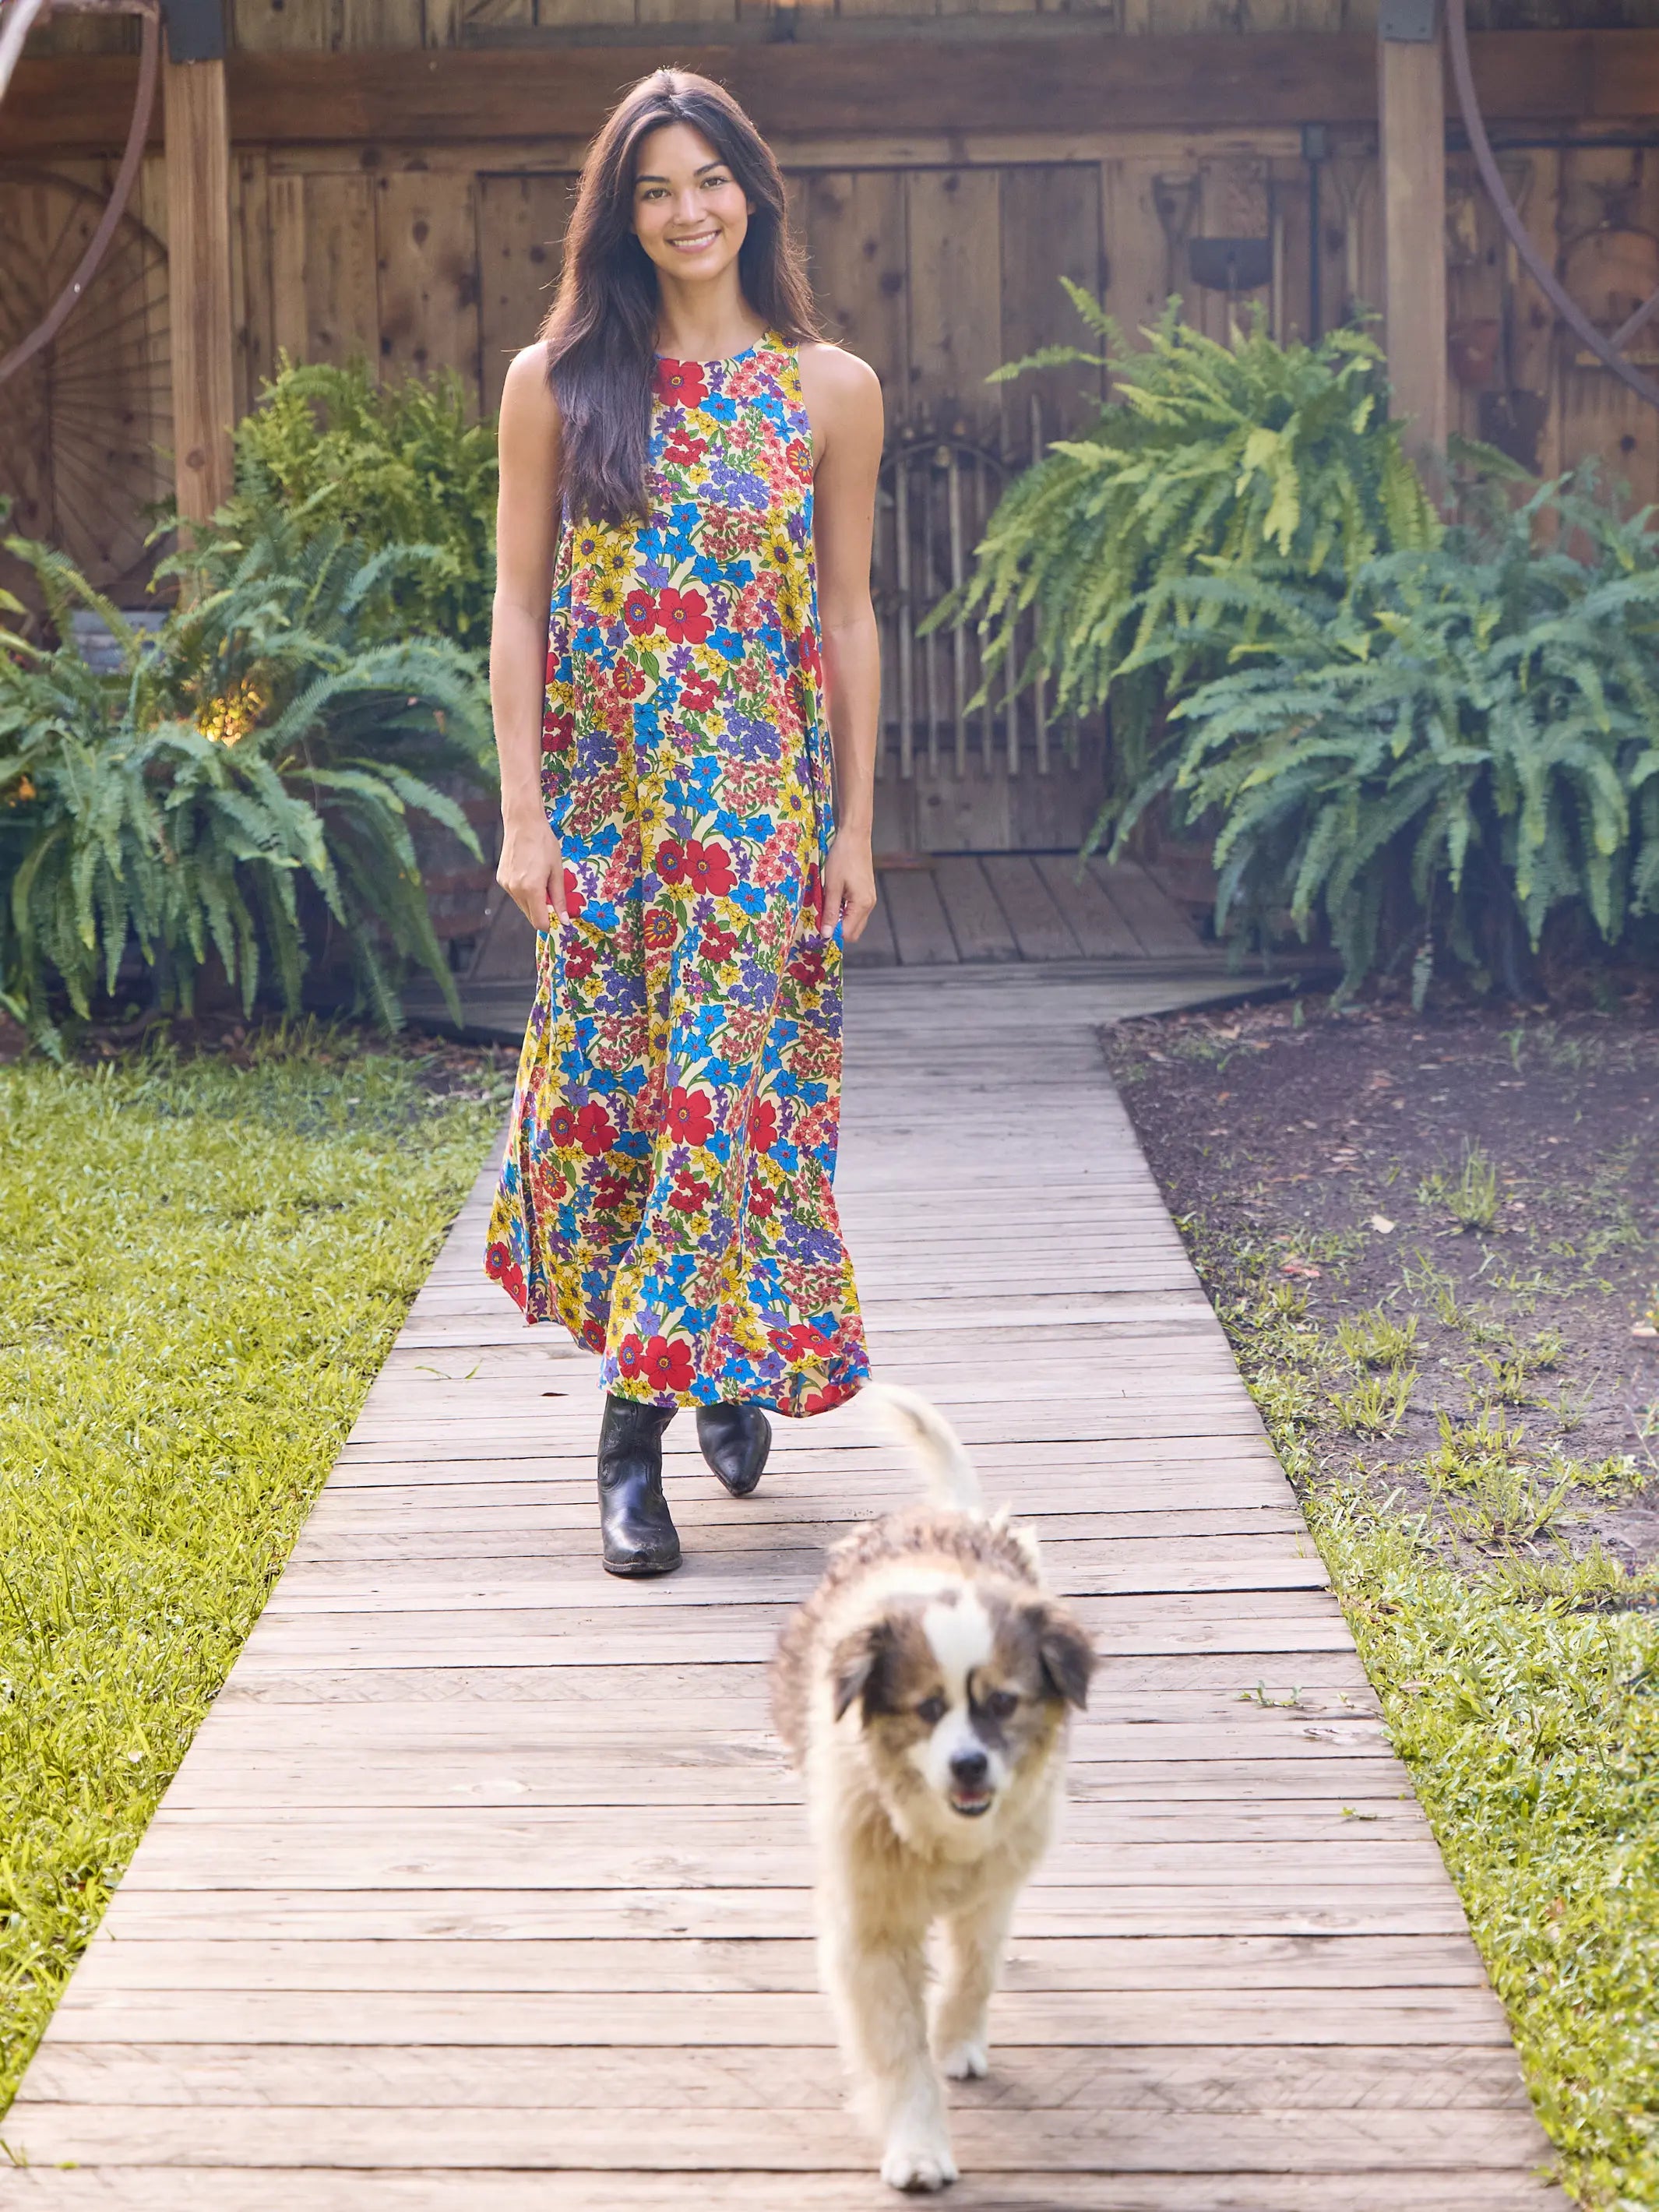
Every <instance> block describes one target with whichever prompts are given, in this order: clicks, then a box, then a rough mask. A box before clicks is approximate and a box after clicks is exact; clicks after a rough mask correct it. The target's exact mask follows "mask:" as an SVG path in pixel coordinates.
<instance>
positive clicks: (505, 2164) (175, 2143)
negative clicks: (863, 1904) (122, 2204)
mask: <svg viewBox="0 0 1659 2212" xmlns="http://www.w3.org/2000/svg"><path fill="white" fill-rule="evenodd" d="M295 2118H296V2115H295V2113H293V2112H286V2111H283V2110H282V2109H281V2108H277V2109H276V2110H272V2109H270V2108H269V2107H267V2106H260V2105H253V2106H241V2107H240V2108H236V2107H230V2106H220V2107H218V2108H217V2112H216V2122H217V2124H216V2128H215V2130H214V2133H213V2137H212V2139H210V2138H209V2136H207V2134H206V2133H205V2132H204V2130H203V2128H202V2126H201V2124H200V2118H199V2116H198V2115H197V2114H196V2113H194V2112H188V2111H182V2110H177V2109H173V2108H169V2107H167V2106H125V2107H123V2106H102V2107H100V2106H30V2107H26V2108H25V2109H23V2110H22V2111H21V2112H18V2111H16V2110H14V2111H13V2112H11V2113H10V2114H9V2115H8V2119H7V2126H8V2130H9V2136H8V2140H9V2141H13V2142H15V2145H16V2147H17V2148H18V2150H19V2152H20V2153H21V2155H22V2156H24V2157H27V2156H29V2155H30V2154H31V2152H32V2148H33V2140H34V2136H35V2133H36V2131H37V2130H41V2131H46V2137H47V2140H48V2141H50V2142H52V2144H53V2146H54V2148H56V2149H57V2150H58V2151H59V2152H60V2153H61V2154H63V2155H64V2157H66V2158H70V2159H74V2160H106V2159H110V2158H112V2156H113V2155H116V2154H124V2155H125V2156H126V2157H127V2158H129V2159H140V2160H144V2161H145V2162H146V2163H149V2162H152V2161H153V2162H155V2163H156V2164H163V2165H168V2166H180V2165H183V2166H189V2165H193V2164H200V2165H208V2164H212V2165H215V2166H217V2165H220V2164H221V2163H222V2162H223V2161H224V2160H225V2159H226V2157H227V2156H228V2155H230V2156H234V2157H240V2160H241V2162H242V2163H244V2164H246V2165H247V2166H267V2167H268V2166H270V2164H271V2163H272V2161H273V2160H276V2159H278V2158H283V2159H284V2160H286V2159H288V2158H289V2157H290V2156H291V2146H292V2142H293V2136H294V2130H295ZM1021 2118H1022V2121H1023V2125H1022V2126H1021V2127H1020V2129H1019V2130H1018V2134H1017V2135H1013V2136H1012V2142H1011V2130H1009V2129H1008V2127H1007V2125H1006V2118H1005V2116H1004V2115H1003V2114H1002V2113H1000V2112H996V2111H994V2110H987V2109H985V2108H983V2107H978V2108H976V2107H975V2106H966V2107H965V2108H964V2109H963V2110H962V2111H960V2112H958V2114H957V2118H956V2123H955V2129H954V2132H955V2136H956V2139H957V2144H958V2147H959V2153H960V2155H961V2157H962V2158H963V2161H964V2162H969V2161H970V2162H971V2164H972V2166H974V2167H975V2169H976V2170H977V2171H978V2172H981V2173H982V2174H987V2175H990V2174H997V2173H1002V2174H1006V2173H1009V2172H1013V2173H1015V2174H1018V2175H1022V2176H1024V2175H1035V2174H1045V2175H1046V2174H1050V2173H1065V2172H1072V2173H1093V2174H1098V2173H1100V2172H1103V2171H1109V2172H1113V2173H1134V2172H1153V2171H1157V2170H1158V2169H1159V2168H1161V2167H1163V2166H1165V2165H1166V2164H1167V2162H1168V2160H1169V2156H1170V2122H1169V2119H1168V2118H1167V2116H1165V2115H1164V2114H1161V2113H1147V2112H1111V2111H1109V2110H1102V2109H1101V2108H1100V2107H1098V2106H1091V2109H1090V2110H1089V2111H1088V2112H1087V2113H1086V2114H1085V2113H1083V2112H1076V2111H1072V2112H1052V2113H1048V2114H1044V2113H1041V2112H1030V2110H1029V2109H1028V2110H1027V2111H1025V2112H1023V2113H1022V2115H1021ZM304 2129H305V2134H306V2137H307V2148H306V2157H307V2163H309V2164H311V2165H314V2166H341V2167H347V2168H349V2167H354V2166H380V2167H390V2168H396V2167H400V2166H402V2167H430V2166H440V2167H442V2166H464V2167H467V2168H470V2169H473V2170H477V2169H479V2168H485V2169H488V2168H489V2167H490V2166H496V2167H500V2168H504V2169H507V2170H511V2169H514V2168H519V2169H522V2168H525V2167H532V2168H540V2169H541V2170H543V2171H544V2172H549V2171H550V2172H557V2171H559V2170H560V2169H561V2168H574V2169H576V2170H578V2171H581V2170H586V2171H589V2172H604V2171H605V2170H606V2169H607V2168H611V2169H614V2168H616V2167H617V2166H624V2165H625V2166H628V2167H629V2168H630V2169H634V2170H637V2168H638V2166H639V2165H640V2164H641V2160H642V2159H648V2161H649V2163H650V2164H651V2165H652V2166H654V2167H655V2168H656V2169H657V2170H658V2171H659V2172H672V2173H684V2172H692V2173H695V2172H719V2173H722V2174H724V2173H726V2172H732V2171H736V2172H742V2171H744V2169H747V2170H749V2171H750V2172H770V2173H774V2174H780V2173H783V2174H793V2173H802V2172H816V2173H825V2172H827V2173H836V2172H842V2173H848V2174H852V2173H860V2174H861V2173H863V2172H865V2170H866V2168H867V2166H868V2161H869V2154H868V2152H867V2150H866V2147H865V2145H864V2142H863V2141H862V2140H861V2138H860V2133H859V2130H858V2129H857V2128H856V2126H855V2125H854V2123H853V2121H852V2120H851V2118H849V2117H848V2115H847V2114H845V2113H842V2112H816V2111H811V2110H809V2111H806V2112H780V2111H778V2110H776V2109H775V2108H763V2109H762V2110H760V2111H756V2110H754V2109H752V2108H750V2109H748V2110H746V2111H744V2118H743V2123H742V2124H740V2125H738V2126H734V2125H733V2116H732V2113H730V2112H722V2111H720V2110H715V2111H713V2112H686V2111H684V2110H683V2109H681V2108H678V2107H676V2106H671V2105H654V2106H653V2105H647V2106H645V2107H644V2108H643V2109H642V2110H639V2111H638V2112H637V2113H636V2115H635V2118H634V2124H633V2127H632V2129H631V2130H629V2136H628V2138H627V2140H626V2141H625V2142H624V2143H623V2144H621V2145H619V2143H618V2137H617V2126H616V2119H615V2116H614V2114H612V2113H609V2112H569V2111H565V2112H554V2111H550V2110H545V2109H544V2110H541V2111H536V2110H533V2109H531V2108H528V2107H524V2106H518V2107H509V2108H507V2110H504V2111H495V2112H461V2111H457V2110H454V2109H453V2108H448V2109H445V2108H440V2109H438V2110H436V2111H434V2110H432V2109H431V2108H429V2107H427V2106H402V2107H399V2106H378V2107H374V2108H372V2109H371V2110H368V2111H364V2112H350V2111H342V2110H340V2109H339V2108H338V2107H332V2108H331V2107H328V2106H325V2107H323V2108H322V2109H321V2110H320V2111H315V2110H313V2111H308V2112H307V2115H306V2118H305V2123H304ZM1181 2136H1182V2142H1181V2149H1182V2165H1183V2166H1184V2167H1185V2168H1186V2170H1187V2171H1188V2172H1192V2173H1228V2174H1231V2173H1234V2172H1237V2171H1238V2170H1239V2169H1240V2168H1241V2167H1243V2168H1245V2169H1247V2170H1249V2169H1252V2168H1254V2169H1255V2170H1256V2171H1258V2172H1277V2173H1283V2172H1338V2173H1342V2172H1366V2173H1370V2174H1376V2173H1377V2172H1409V2173H1411V2174H1413V2175H1415V2174H1418V2173H1420V2172H1424V2171H1425V2170H1426V2171H1428V2172H1434V2171H1435V2170H1437V2169H1438V2170H1440V2171H1441V2172H1448V2171H1449V2172H1466V2171H1468V2169H1469V2168H1470V2167H1474V2168H1477V2169H1478V2168H1480V2166H1507V2165H1512V2164H1514V2163H1515V2162H1516V2159H1517V2156H1518V2155H1524V2152H1525V2150H1528V2149H1530V2148H1532V2145H1533V2142H1534V2136H1533V2129H1532V2123H1531V2119H1530V2115H1523V2114H1520V2113H1512V2112H1504V2111H1498V2112H1482V2111H1480V2110H1474V2111H1471V2110H1468V2109H1463V2110H1459V2111H1455V2112H1437V2111H1436V2110H1434V2109H1432V2108H1430V2109H1427V2110H1421V2109H1419V2110H1412V2109H1410V2108H1406V2109H1398V2108H1396V2109H1395V2110H1393V2111H1390V2112H1320V2113H1300V2114H1297V2124H1296V2125H1295V2126H1293V2127H1286V2126H1285V2124H1284V2120H1283V2118H1281V2116H1280V2115H1279V2114H1278V2113H1273V2114H1254V2113H1251V2114H1244V2113H1215V2114H1212V2113H1204V2112H1188V2113H1186V2114H1184V2115H1183V2116H1182V2123H1181ZM1011 2153H1012V2155H1011ZM1028 2185H1029V2184H1028Z"/></svg>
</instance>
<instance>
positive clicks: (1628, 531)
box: [1118, 484, 1659, 1000]
mask: <svg viewBox="0 0 1659 2212" xmlns="http://www.w3.org/2000/svg"><path fill="white" fill-rule="evenodd" d="M1649 523H1650V515H1649V514H1647V513H1643V514H1639V515H1637V516H1635V517H1634V518H1632V520H1629V521H1620V520H1618V519H1617V518H1616V517H1614V516H1613V514H1611V513H1609V512H1608V511H1607V509H1606V508H1605V507H1603V506H1601V504H1599V503H1598V502H1597V501H1595V498H1594V497H1593V496H1590V495H1587V494H1586V493H1585V492H1584V491H1583V490H1582V489H1573V488H1572V487H1571V486H1569V485H1563V484H1558V485H1549V486H1546V487H1545V488H1543V489H1541V490H1540V491H1539V492H1538V493H1537V494H1536V495H1534V498H1533V499H1532V500H1531V501H1528V503H1527V504H1526V505H1525V506H1523V507H1522V508H1521V509H1520V510H1519V511H1518V512H1517V513H1515V514H1513V515H1512V516H1506V517H1504V519H1503V520H1501V521H1493V520H1491V519H1490V518H1487V519H1486V520H1475V521H1473V522H1471V523H1468V524H1466V525H1463V526H1459V527H1458V528H1456V529H1454V530H1453V531H1452V532H1449V535H1448V536H1447V538H1445V540H1444V541H1443V543H1442V544H1438V545H1432V546H1424V547H1421V548H1419V549H1417V550H1413V551H1410V552H1403V553H1393V554H1389V555H1386V556H1382V557H1380V558H1377V559H1374V560H1371V561H1368V562H1364V564H1362V566H1361V567H1360V568H1359V569H1358V572H1357V573H1356V574H1355V576H1354V578H1353V581H1352V586H1351V588H1350V589H1349V591H1348V592H1347V593H1346V596H1345V598H1344V599H1343V600H1342V601H1341V602H1340V604H1336V605H1334V604H1333V602H1332V600H1331V599H1330V597H1329V596H1328V594H1327V593H1324V592H1321V591H1319V590H1318V589H1317V588H1316V587H1315V586H1313V585H1311V584H1310V582H1309V581H1308V580H1306V579H1305V578H1297V577H1294V576H1292V575H1291V574H1288V573H1287V572H1285V570H1283V569H1281V570H1280V571H1279V573H1277V574H1268V575H1249V574H1232V575H1228V576H1225V577H1210V578H1193V579H1189V580H1188V582H1187V583H1186V584H1185V585H1184V586H1172V587H1170V590H1169V591H1168V592H1166V593H1165V594H1164V603H1163V610H1162V614H1161V618H1160V628H1159V629H1158V632H1157V634H1156V635H1154V636H1152V637H1151V638H1149V640H1148V641H1147V643H1146V647H1144V648H1143V653H1142V655H1141V658H1140V663H1139V665H1142V666H1145V667H1146V668H1149V669H1153V670H1156V669H1158V668H1169V667H1172V666H1183V665H1190V661H1191V659H1192V651H1191V647H1190V646H1189V644H1188V642H1187V638H1188V635H1190V634H1192V633H1199V634H1201V635H1202V637H1203V639H1204V641H1205V648H1206V653H1210V654H1212V655H1213V654H1214V653H1217V652H1218V651H1222V650H1225V655H1226V658H1227V660H1228V662H1229V663H1230V666H1229V669H1228V672H1226V673H1225V674H1224V675H1221V676H1218V677H1216V678H1212V679H1211V680H1210V681H1208V682H1206V683H1205V684H1201V685H1200V687H1199V688H1198V689H1197V690H1194V692H1193V693H1192V694H1191V696H1188V697H1186V698H1184V699H1182V701H1181V702H1179V703H1178V704H1177V705H1176V707H1175V708H1172V710H1171V713H1170V724H1169V729H1168V734H1167V737H1166V738H1165V741H1164V744H1163V745H1162V746H1161V748H1160V749H1159V751H1158V757H1157V758H1156V759H1155V760H1154V762H1153V763H1152V765H1151V767H1150V768H1149V770H1148V773H1147V774H1146V776H1145V777H1144V778H1143V781H1142V782H1141V785H1140V787H1139V790H1138V791H1137V792H1136V793H1134V795H1133V799H1132V800H1131V801H1130V803H1129V805H1128V806H1127V809H1126V810H1125V812H1124V815H1123V817H1122V819H1121V823H1120V827H1119V832H1118V836H1119V841H1120V842H1121V840H1122V839H1123V837H1125V836H1127V832H1128V830H1129V829H1130V828H1131V827H1133V823H1134V821H1135V820H1136V818H1137V817H1139V814H1140V813H1141V812H1142V811H1144V810H1145V808H1146V806H1147V805H1149V804H1150V803H1151V802H1152V799H1154V798H1156V797H1158V796H1159V795H1160V794H1162V793H1169V794H1170V795H1171V797H1172V799H1173V800H1174V803H1175V806H1176V813H1177V816H1178V818H1180V819H1182V821H1184V822H1185V823H1188V825H1190V826H1194V827H1200V828H1201V829H1204V830H1206V831H1209V832H1212V833H1213V835H1214V837H1215V859H1216V866H1217V871H1218V898H1217V925H1218V929H1220V930H1223V931H1227V930H1230V929H1231V931H1232V932H1233V933H1235V934H1238V935H1243V936H1249V935H1252V934H1256V935H1263V934H1271V933H1272V932H1273V929H1274V927H1276V926H1278V925H1279V923H1280V922H1281V921H1282V919H1283V917H1285V916H1286V915H1288V917H1289V919H1290V921H1291V922H1292V923H1293V924H1294V926H1295V927H1297V929H1298V930H1299V931H1301V932H1302V933H1304V936H1305V935H1309V934H1311V933H1313V932H1314V931H1315V930H1316V929H1323V930H1324V931H1326V932H1328V935H1329V938H1330V940H1331V942H1332V944H1333V945H1334V947H1335V949H1336V950H1337V951H1338V952H1339V953H1340V956H1341V958H1342V962H1343V967H1344V970H1345V988H1347V989H1350V990H1351V989H1352V988H1353V987H1355V986H1356V985H1357V984H1358V982H1359V981H1361V980H1362V979H1363V978H1364V977H1365V976H1366V975H1370V973H1371V972H1372V971H1373V970H1374V969H1376V968H1377V967H1379V966H1382V967H1387V968H1392V967H1398V966H1399V965H1401V963H1403V962H1404V961H1405V960H1406V959H1407V958H1408V957H1411V956H1412V955H1413V952H1415V953H1416V954H1417V956H1418V957H1417V961H1416V963H1415V981H1416V987H1417V992H1418V995H1419V1000H1420V997H1421V994H1422V991H1423V990H1424V989H1425V987H1426V986H1427V983H1428V981H1429V979H1430V976H1431V972H1432V967H1433V961H1434V957H1435V953H1436V951H1437V950H1438V951H1439V952H1440V953H1442V954H1444V953H1446V952H1449V953H1450V954H1451V956H1452V957H1454V958H1455V960H1456V961H1458V962H1460V963H1462V964H1463V965H1464V966H1465V967H1467V968H1468V969H1473V970H1474V971H1476V973H1477V975H1478V974H1479V973H1480V972H1481V971H1485V973H1486V975H1488V976H1494V975H1495V976H1496V977H1497V978H1498V980H1501V981H1503V982H1504V985H1505V986H1506V987H1508V988H1510V990H1511V991H1516V992H1518V991H1519V990H1521V989H1522V987H1523V986H1524V984H1525V981H1526V980H1527V979H1526V976H1525V973H1524V970H1525V968H1526V964H1527V955H1528V949H1529V950H1530V951H1532V952H1534V953H1535V952H1536V951H1537V950H1538V948H1539V947H1540V945H1541V943H1542V941H1543V939H1544V935H1545V932H1546V929H1547V927H1549V926H1550V925H1551V924H1552V922H1553V921H1560V922H1562V923H1563V924H1565V923H1566V922H1567V921H1569V920H1570V919H1571V921H1574V922H1575V923H1576V924H1577V927H1579V928H1580V929H1581V930H1583V929H1588V930H1589V931H1591V932H1593V933H1594V934H1595V936H1596V937H1599V938H1600V939H1601V940H1602V941H1603V942H1604V943H1607V944H1613V943H1616V942H1617V941H1619V940H1620V939H1621V938H1622V937H1623V936H1624V935H1625V933H1626V930H1627V929H1628V927H1630V925H1631V923H1632V920H1633V919H1634V918H1636V917H1637V916H1638V915H1644V914H1649V913H1652V912H1655V911H1656V910H1659V544H1656V541H1655V538H1654V537H1653V535H1652V533H1651V532H1650V527H1649ZM1546 540H1547V543H1544V542H1541V541H1546ZM1569 546H1571V547H1572V548H1573V549H1574V550H1573V551H1569V550H1565V548H1567V547H1569ZM1579 554H1582V556H1583V557H1577V555H1579ZM1134 665H1136V664H1135V663H1134V662H1133V659H1132V661H1131V671H1132V672H1133V666H1134Z"/></svg>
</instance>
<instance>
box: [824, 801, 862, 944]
mask: <svg viewBox="0 0 1659 2212" xmlns="http://www.w3.org/2000/svg"><path fill="white" fill-rule="evenodd" d="M875 910H876V864H875V861H874V860H873V858H872V854H871V851H870V838H869V835H868V832H867V831H866V833H865V834H864V835H863V836H860V835H859V834H858V833H857V832H856V831H851V830H847V829H837V830H836V834H835V836H834V838H833V840H832V841H831V842H830V846H829V859H828V860H826V861H825V862H824V864H823V892H822V894H821V896H820V897H819V901H818V927H819V928H820V930H822V931H823V934H824V936H826V937H829V936H830V935H832V934H833V933H834V930H835V927H836V923H837V922H839V923H840V924H841V941H842V944H843V945H854V944H856V943H857V941H858V939H859V938H860V936H861V935H862V934H863V931H864V925H865V923H866V921H869V919H870V917H871V915H872V914H873V913H874V912H875Z"/></svg>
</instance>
